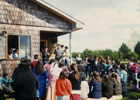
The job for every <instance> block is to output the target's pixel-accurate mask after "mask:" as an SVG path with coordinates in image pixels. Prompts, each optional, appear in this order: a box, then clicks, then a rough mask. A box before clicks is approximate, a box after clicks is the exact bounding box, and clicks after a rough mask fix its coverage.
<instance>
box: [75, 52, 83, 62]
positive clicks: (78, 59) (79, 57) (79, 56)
mask: <svg viewBox="0 0 140 100" xmlns="http://www.w3.org/2000/svg"><path fill="white" fill-rule="evenodd" d="M80 60H82V58H81V55H80V54H78V57H76V64H78V61H80Z"/></svg>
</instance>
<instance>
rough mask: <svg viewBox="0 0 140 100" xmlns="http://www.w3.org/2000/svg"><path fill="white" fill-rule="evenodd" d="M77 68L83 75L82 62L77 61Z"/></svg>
mask: <svg viewBox="0 0 140 100" xmlns="http://www.w3.org/2000/svg"><path fill="white" fill-rule="evenodd" d="M77 67H78V71H79V72H84V73H85V67H84V66H83V61H82V60H79V61H78V65H77Z"/></svg>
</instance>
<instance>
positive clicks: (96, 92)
mask: <svg viewBox="0 0 140 100" xmlns="http://www.w3.org/2000/svg"><path fill="white" fill-rule="evenodd" d="M89 89H90V93H89V97H90V98H102V83H101V79H100V76H99V73H98V72H96V71H94V72H93V80H92V81H91V83H90V87H89Z"/></svg>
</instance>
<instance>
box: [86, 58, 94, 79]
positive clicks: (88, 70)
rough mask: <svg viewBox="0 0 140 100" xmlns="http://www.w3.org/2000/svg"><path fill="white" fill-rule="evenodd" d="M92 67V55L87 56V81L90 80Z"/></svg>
mask: <svg viewBox="0 0 140 100" xmlns="http://www.w3.org/2000/svg"><path fill="white" fill-rule="evenodd" d="M92 67H93V59H92V55H89V57H88V63H87V78H88V77H89V80H90V79H91V72H92Z"/></svg>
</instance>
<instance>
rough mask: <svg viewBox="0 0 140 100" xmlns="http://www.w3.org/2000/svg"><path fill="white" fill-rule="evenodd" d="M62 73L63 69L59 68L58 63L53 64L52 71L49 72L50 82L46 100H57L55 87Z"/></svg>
mask: <svg viewBox="0 0 140 100" xmlns="http://www.w3.org/2000/svg"><path fill="white" fill-rule="evenodd" d="M61 71H62V69H61V68H59V67H58V64H57V63H56V62H53V63H52V64H51V67H50V70H49V72H48V79H49V82H48V87H47V94H46V100H56V92H55V91H56V90H55V85H56V80H57V79H58V78H59V74H60V72H61Z"/></svg>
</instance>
